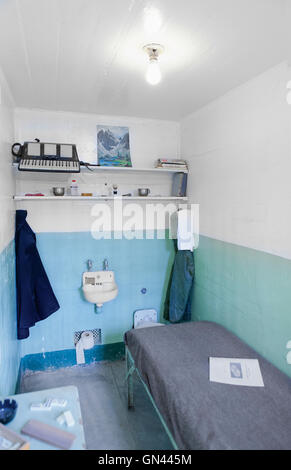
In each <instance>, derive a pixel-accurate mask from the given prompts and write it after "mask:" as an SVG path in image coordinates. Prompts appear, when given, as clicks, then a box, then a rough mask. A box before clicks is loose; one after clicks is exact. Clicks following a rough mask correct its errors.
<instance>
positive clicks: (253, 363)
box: [209, 357, 264, 387]
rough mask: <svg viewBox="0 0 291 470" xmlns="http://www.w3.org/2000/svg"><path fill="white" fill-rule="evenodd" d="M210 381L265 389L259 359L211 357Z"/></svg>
mask: <svg viewBox="0 0 291 470" xmlns="http://www.w3.org/2000/svg"><path fill="white" fill-rule="evenodd" d="M209 380H210V382H218V383H224V384H229V385H241V386H248V387H264V382H263V377H262V374H261V369H260V364H259V361H258V359H227V358H220V357H219V358H218V357H210V358H209Z"/></svg>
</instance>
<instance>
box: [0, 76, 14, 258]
mask: <svg viewBox="0 0 291 470" xmlns="http://www.w3.org/2000/svg"><path fill="white" fill-rule="evenodd" d="M13 106H14V102H13V98H12V95H11V93H10V90H9V87H8V85H7V82H6V79H5V77H4V75H3V73H2V71H1V69H0V214H1V217H0V253H1V251H2V250H3V248H5V247H6V246H7V245H8V243H9V242H10V241H11V240H12V239H13V238H14V220H15V207H14V201H13V194H14V193H15V178H14V174H13V171H12V168H11V143H12V142H13V139H14V115H13Z"/></svg>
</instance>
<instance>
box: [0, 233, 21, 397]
mask: <svg viewBox="0 0 291 470" xmlns="http://www.w3.org/2000/svg"><path fill="white" fill-rule="evenodd" d="M0 331H1V336H0V395H8V394H13V393H14V392H15V387H16V382H17V376H18V369H19V364H20V347H19V341H17V333H16V287H15V250H14V241H12V242H11V243H9V245H8V246H7V247H6V248H5V249H4V250H3V251H2V252H1V253H0Z"/></svg>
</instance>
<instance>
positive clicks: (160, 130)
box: [15, 108, 180, 232]
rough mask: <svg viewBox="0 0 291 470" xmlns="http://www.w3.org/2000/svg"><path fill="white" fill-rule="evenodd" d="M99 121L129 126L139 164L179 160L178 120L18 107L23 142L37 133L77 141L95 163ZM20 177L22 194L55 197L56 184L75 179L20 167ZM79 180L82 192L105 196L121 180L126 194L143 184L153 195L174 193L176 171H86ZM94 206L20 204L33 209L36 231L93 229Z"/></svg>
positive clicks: (82, 154) (31, 215)
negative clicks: (174, 173)
mask: <svg viewBox="0 0 291 470" xmlns="http://www.w3.org/2000/svg"><path fill="white" fill-rule="evenodd" d="M98 124H104V125H119V126H128V127H129V132H130V150H131V159H132V164H133V166H134V167H136V168H153V167H154V165H155V162H156V160H157V159H158V158H160V157H163V158H165V157H167V158H177V157H178V156H179V154H180V125H179V123H177V122H173V121H160V120H152V119H140V118H132V117H113V116H101V115H94V114H78V113H67V112H57V111H56V112H51V111H44V110H35V109H23V108H18V109H16V111H15V129H16V130H15V132H16V141H18V142H24V141H27V140H33V139H34V138H36V137H37V138H39V139H40V140H41V141H48V142H64V143H66V142H67V143H75V144H76V145H77V149H78V154H79V159H80V160H83V161H87V162H90V163H97V125H98ZM16 176H17V188H16V192H17V194H25V193H26V192H36V191H41V192H43V193H44V194H46V195H51V188H52V187H53V186H65V187H68V186H69V185H70V181H71V179H72V178H75V176H69V177H68V176H63V175H56V174H53V175H52V174H41V173H37V174H34V175H32V174H24V173H21V172H17V170H16ZM76 179H77V181H78V184H79V187H80V190H81V191H82V192H93V193H96V194H97V195H100V194H102V192H103V189H104V183H105V182H106V183H107V184H108V186H109V187H110V186H112V184H113V183H116V184H118V185H119V188H120V191H121V193H122V194H126V193H128V192H133V193H134V194H136V193H137V189H138V188H139V187H149V188H150V189H151V193H152V195H161V196H164V195H170V194H171V184H172V178H171V175H170V176H169V175H164V174H162V173H161V174H160V175H154V174H150V173H144V174H139V175H138V174H136V173H133V174H122V175H121V174H112V173H111V174H106V175H104V174H102V175H97V174H96V173H90V172H86V173H85V172H82V174H81V175H77V176H76ZM95 204H96V203H95ZM143 204H144V203H143ZM92 206H93V203H92V202H75V201H74V202H70V201H69V202H61V201H54V202H44V201H43V202H41V201H40V202H38V201H36V202H26V201H25V202H18V203H17V208H22V209H27V210H28V214H29V217H28V221H29V223H30V224H31V226H32V227H33V229H34V230H35V231H36V232H70V231H76V232H80V231H88V230H90V229H91V225H92V222H93V221H94V220H95V219H96V217H94V216H93V217H92V215H91V210H92ZM111 207H112V204H111ZM151 228H152V227H151Z"/></svg>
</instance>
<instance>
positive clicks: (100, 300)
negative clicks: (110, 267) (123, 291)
mask: <svg viewBox="0 0 291 470" xmlns="http://www.w3.org/2000/svg"><path fill="white" fill-rule="evenodd" d="M82 289H83V293H84V296H85V299H86V300H87V301H88V302H91V303H92V304H96V305H97V307H102V305H103V304H105V303H106V302H110V301H111V300H114V299H115V297H116V296H117V294H118V287H117V285H116V283H115V277H114V272H112V271H97V272H91V271H90V272H87V273H84V274H83V287H82Z"/></svg>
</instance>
